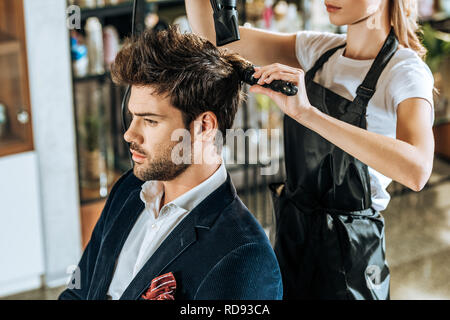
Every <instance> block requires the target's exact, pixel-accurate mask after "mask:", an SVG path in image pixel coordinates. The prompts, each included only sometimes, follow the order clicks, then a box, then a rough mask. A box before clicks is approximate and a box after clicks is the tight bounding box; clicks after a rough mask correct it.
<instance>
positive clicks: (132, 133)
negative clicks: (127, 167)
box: [123, 124, 144, 145]
mask: <svg viewBox="0 0 450 320" xmlns="http://www.w3.org/2000/svg"><path fill="white" fill-rule="evenodd" d="M123 138H124V139H125V141H126V142H128V143H132V142H135V143H137V144H139V145H141V144H142V143H143V142H144V141H143V138H142V135H140V134H139V133H138V132H136V130H135V129H134V128H133V125H132V124H131V125H130V127H129V128H128V130H127V131H126V132H125V133H124V134H123Z"/></svg>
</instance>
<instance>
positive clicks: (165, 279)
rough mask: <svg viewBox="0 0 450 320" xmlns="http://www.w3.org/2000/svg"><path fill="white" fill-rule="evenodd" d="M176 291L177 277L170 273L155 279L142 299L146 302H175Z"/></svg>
mask: <svg viewBox="0 0 450 320" xmlns="http://www.w3.org/2000/svg"><path fill="white" fill-rule="evenodd" d="M176 289H177V282H176V281H175V277H174V276H173V273H172V272H169V273H166V274H163V275H160V276H159V277H156V278H155V279H153V280H152V283H151V285H150V288H148V289H147V291H146V292H145V293H144V294H143V295H142V296H141V297H142V299H145V300H175V298H174V294H175V290H176Z"/></svg>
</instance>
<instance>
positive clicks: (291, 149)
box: [186, 0, 434, 299]
mask: <svg viewBox="0 0 450 320" xmlns="http://www.w3.org/2000/svg"><path fill="white" fill-rule="evenodd" d="M323 5H324V6H326V8H327V11H328V15H329V19H330V21H331V23H332V24H334V25H337V26H345V25H346V26H347V34H346V35H338V34H332V33H324V32H314V31H298V32H297V33H295V34H280V33H273V32H268V31H263V30H259V29H253V28H246V27H240V28H239V30H240V35H241V40H240V41H237V42H234V43H231V44H228V45H226V46H225V48H228V49H230V50H232V51H235V52H238V53H239V54H241V55H242V56H243V57H244V58H246V59H248V60H250V61H251V62H252V63H254V64H255V65H258V66H260V67H258V68H256V72H255V74H254V77H255V78H257V79H259V81H258V84H257V85H254V86H252V87H251V88H250V91H251V92H254V93H261V94H265V95H267V96H268V97H270V98H271V99H273V101H275V103H276V104H277V105H278V106H279V107H280V108H281V110H282V111H283V112H284V113H285V117H284V145H285V158H286V160H285V165H286V181H285V182H284V183H279V184H272V185H271V186H270V188H271V191H272V196H273V200H274V210H275V218H276V227H275V243H274V249H275V252H276V254H277V258H278V261H279V264H280V267H281V270H282V276H283V286H284V298H285V299H303V298H306V299H389V279H390V276H389V269H388V265H387V262H386V259H385V235H384V219H383V217H382V216H381V214H380V211H382V210H384V209H386V207H387V205H388V202H389V199H390V196H389V194H388V192H387V191H386V187H387V186H388V185H389V183H390V182H391V181H392V180H395V181H397V182H399V183H401V184H402V185H404V186H406V187H408V188H410V189H412V190H414V191H420V190H421V189H422V188H423V187H424V185H425V184H426V182H427V180H428V179H429V177H430V174H431V170H432V164H433V154H434V140H433V134H432V123H433V120H434V116H433V115H434V113H433V98H432V91H433V85H434V84H433V77H432V74H431V72H430V70H429V69H428V67H427V66H426V64H425V63H424V62H423V57H424V55H425V53H426V52H425V49H424V47H423V46H422V45H421V43H420V41H419V38H418V36H417V32H418V28H417V24H416V1H414V0H358V1H354V0H330V1H328V0H326V1H324V4H323ZM186 9H187V13H188V18H189V22H190V25H191V27H192V29H193V31H194V32H195V33H197V34H199V35H202V36H204V37H206V38H208V39H209V40H210V41H211V42H213V43H215V31H214V30H215V29H214V24H213V17H212V16H213V15H212V8H211V4H210V1H209V0H186ZM274 80H284V81H289V82H291V83H293V84H295V85H296V86H297V87H298V90H299V91H298V94H297V95H295V96H286V95H283V94H282V93H279V92H275V91H272V90H270V89H268V88H264V87H262V86H261V85H263V84H265V83H271V82H272V81H274ZM388 245H389V244H388Z"/></svg>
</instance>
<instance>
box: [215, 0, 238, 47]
mask: <svg viewBox="0 0 450 320" xmlns="http://www.w3.org/2000/svg"><path fill="white" fill-rule="evenodd" d="M210 1H211V6H212V8H213V11H214V14H213V17H214V27H215V29H216V44H217V46H219V47H220V46H224V45H226V44H228V43H230V42H234V41H237V40H239V39H240V35H239V23H238V12H237V9H236V0H210Z"/></svg>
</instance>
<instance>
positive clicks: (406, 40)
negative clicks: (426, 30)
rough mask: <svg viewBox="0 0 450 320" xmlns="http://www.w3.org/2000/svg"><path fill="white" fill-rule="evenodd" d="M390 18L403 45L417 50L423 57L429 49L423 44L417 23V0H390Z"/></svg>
mask: <svg viewBox="0 0 450 320" xmlns="http://www.w3.org/2000/svg"><path fill="white" fill-rule="evenodd" d="M389 6H390V8H389V9H390V10H389V12H390V20H391V24H392V26H393V27H394V31H395V35H396V36H397V38H398V41H399V43H400V44H401V45H403V46H404V47H406V48H411V49H412V50H414V51H416V52H417V54H418V55H419V57H421V58H422V59H423V58H424V57H425V55H426V53H427V50H426V49H425V47H424V46H423V45H422V43H421V41H420V39H419V37H418V32H419V31H420V28H419V26H418V24H417V0H389Z"/></svg>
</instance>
